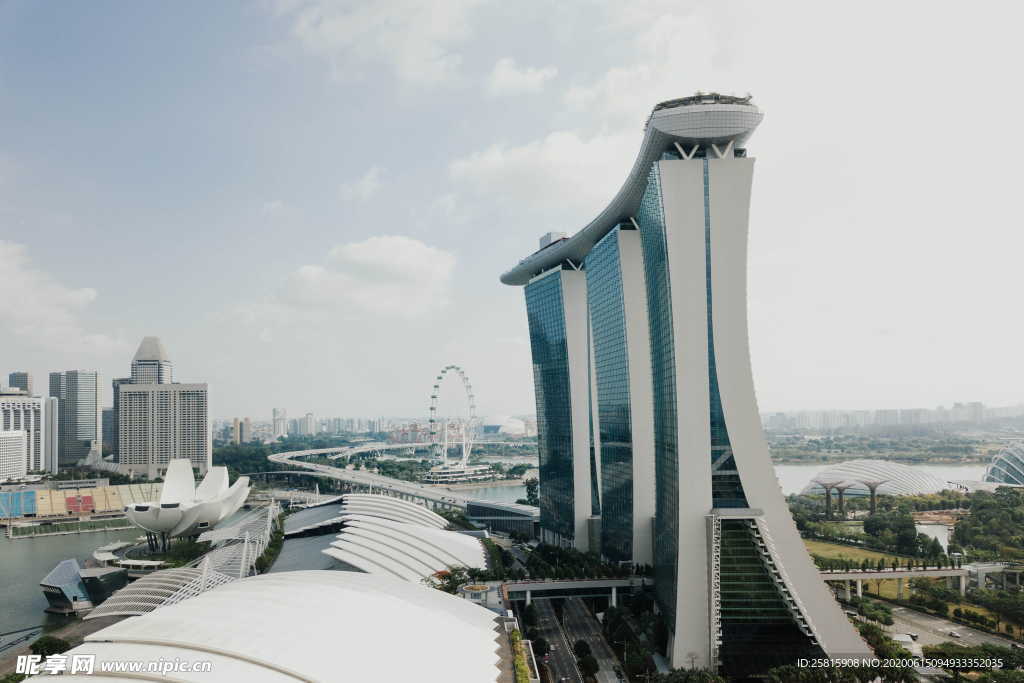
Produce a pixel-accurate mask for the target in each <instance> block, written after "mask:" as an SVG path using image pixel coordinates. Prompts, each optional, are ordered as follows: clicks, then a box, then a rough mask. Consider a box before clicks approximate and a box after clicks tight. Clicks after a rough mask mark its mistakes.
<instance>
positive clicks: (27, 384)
mask: <svg viewBox="0 0 1024 683" xmlns="http://www.w3.org/2000/svg"><path fill="white" fill-rule="evenodd" d="M7 384H8V385H9V386H10V387H11V388H12V389H21V390H22V391H24V392H25V393H26V394H28V395H30V396H31V395H32V375H31V374H29V373H27V372H12V373H11V374H9V375H7Z"/></svg>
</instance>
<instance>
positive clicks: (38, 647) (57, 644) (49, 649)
mask: <svg viewBox="0 0 1024 683" xmlns="http://www.w3.org/2000/svg"><path fill="white" fill-rule="evenodd" d="M31 649H32V654H34V655H42V656H43V657H49V656H50V655H59V654H60V653H62V652H67V651H68V650H70V649H71V643H69V642H68V641H66V640H64V639H63V638H58V637H56V636H43V637H42V638H39V639H38V640H36V641H35V642H34V643H32V648H31Z"/></svg>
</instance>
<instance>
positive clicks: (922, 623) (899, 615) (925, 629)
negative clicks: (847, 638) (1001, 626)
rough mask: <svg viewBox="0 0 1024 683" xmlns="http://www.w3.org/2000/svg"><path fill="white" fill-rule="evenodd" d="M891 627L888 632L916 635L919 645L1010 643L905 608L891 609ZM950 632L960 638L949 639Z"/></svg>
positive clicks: (997, 637)
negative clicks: (957, 634) (954, 632)
mask: <svg viewBox="0 0 1024 683" xmlns="http://www.w3.org/2000/svg"><path fill="white" fill-rule="evenodd" d="M892 618H893V622H894V623H893V625H892V626H889V627H888V630H889V631H891V632H893V633H916V634H918V639H917V642H918V643H919V644H920V645H938V644H939V643H949V642H953V643H958V644H960V645H981V644H983V643H989V644H992V645H999V646H1001V647H1010V644H1011V642H1012V641H1010V640H1007V639H1006V638H1000V637H999V636H994V635H992V634H991V633H985V632H984V631H978V630H977V629H973V628H971V627H970V626H963V625H962V624H957V623H954V622H952V621H949V620H948V619H941V618H939V617H934V616H931V615H930V614H923V613H921V612H917V611H915V610H912V609H908V608H906V607H893V608H892ZM950 631H956V632H957V633H959V634H960V635H961V636H962V637H961V638H951V637H950V636H949V632H950Z"/></svg>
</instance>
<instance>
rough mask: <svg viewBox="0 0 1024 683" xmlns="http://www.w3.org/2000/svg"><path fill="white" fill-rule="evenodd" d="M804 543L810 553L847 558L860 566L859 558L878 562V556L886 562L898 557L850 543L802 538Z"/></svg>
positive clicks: (832, 557)
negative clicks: (842, 543) (843, 543)
mask: <svg viewBox="0 0 1024 683" xmlns="http://www.w3.org/2000/svg"><path fill="white" fill-rule="evenodd" d="M804 545H806V546H807V552H809V553H811V554H812V555H820V556H821V557H827V558H830V559H835V560H840V559H843V558H845V559H847V560H851V561H852V562H854V563H856V564H857V566H860V563H861V560H864V559H867V560H870V561H871V562H878V560H879V558H882V559H884V560H885V561H886V564H888V563H890V562H892V560H893V559H894V558H899V557H900V556H899V555H892V554H890V553H881V552H878V551H877V550H868V549H867V548H855V547H853V546H850V545H840V544H839V543H827V542H825V541H815V540H813V539H808V538H805V539H804Z"/></svg>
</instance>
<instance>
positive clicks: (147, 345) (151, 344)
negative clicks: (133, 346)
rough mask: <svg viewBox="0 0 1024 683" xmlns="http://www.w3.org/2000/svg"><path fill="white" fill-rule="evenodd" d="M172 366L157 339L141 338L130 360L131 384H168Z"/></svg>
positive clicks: (170, 378) (171, 380)
mask: <svg viewBox="0 0 1024 683" xmlns="http://www.w3.org/2000/svg"><path fill="white" fill-rule="evenodd" d="M172 375H173V366H172V365H171V361H170V359H169V358H168V357H167V349H165V348H164V345H163V344H162V343H161V342H160V338H159V337H143V338H142V343H141V344H139V350H138V351H136V352H135V358H133V359H132V384H170V383H171V382H173V381H174V378H173V377H172Z"/></svg>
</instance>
